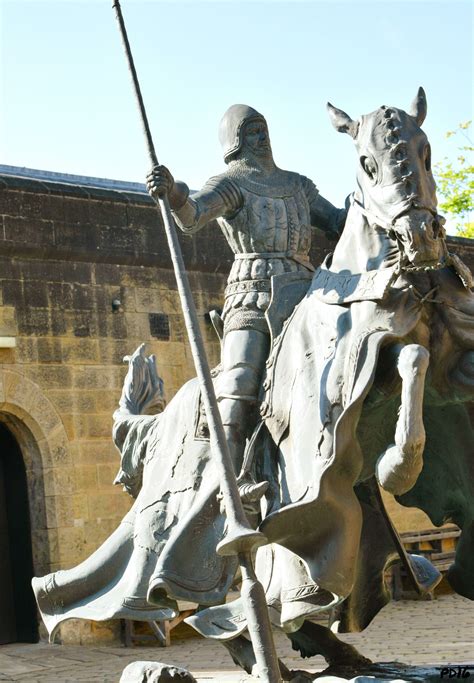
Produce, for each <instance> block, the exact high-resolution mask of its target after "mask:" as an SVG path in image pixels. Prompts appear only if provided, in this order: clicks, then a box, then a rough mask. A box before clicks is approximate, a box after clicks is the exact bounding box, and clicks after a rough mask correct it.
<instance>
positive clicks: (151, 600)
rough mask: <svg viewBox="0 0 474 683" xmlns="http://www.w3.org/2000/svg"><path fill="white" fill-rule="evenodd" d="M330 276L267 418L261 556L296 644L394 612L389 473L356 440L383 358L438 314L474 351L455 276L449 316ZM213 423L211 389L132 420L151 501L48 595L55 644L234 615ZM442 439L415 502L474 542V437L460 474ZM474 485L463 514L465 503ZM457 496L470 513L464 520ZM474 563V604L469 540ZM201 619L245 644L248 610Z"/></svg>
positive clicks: (289, 346) (261, 568) (313, 302)
mask: <svg viewBox="0 0 474 683" xmlns="http://www.w3.org/2000/svg"><path fill="white" fill-rule="evenodd" d="M322 271H324V267H323V269H322V270H321V269H319V270H318V271H317V273H316V277H315V279H314V280H313V284H312V286H311V287H310V289H309V292H308V294H307V296H306V297H305V298H304V299H303V301H302V302H301V303H300V305H299V306H298V307H297V308H296V309H295V311H294V313H293V314H292V316H291V318H290V319H289V321H288V322H287V324H286V325H285V327H284V331H283V333H282V334H281V335H280V338H279V339H277V342H276V344H275V345H274V348H273V351H272V354H271V357H270V359H269V362H268V373H267V377H266V381H265V384H264V386H266V387H267V393H266V396H265V401H264V403H263V405H262V411H263V413H264V414H265V415H266V424H267V427H268V430H269V432H270V433H271V434H272V436H273V439H274V441H270V440H269V439H268V438H267V439H266V446H265V445H264V447H263V454H261V455H262V457H261V458H260V459H259V458H257V470H258V472H259V474H260V477H262V478H265V479H268V480H269V481H270V493H269V498H268V500H267V511H266V516H265V518H264V520H263V522H262V524H261V528H262V530H263V531H264V533H265V534H266V535H267V537H268V538H269V540H270V541H271V542H272V545H271V546H267V547H264V548H262V549H260V550H259V553H258V557H257V572H258V574H259V576H260V578H261V579H262V582H263V583H264V586H265V588H266V592H267V600H268V602H269V603H270V605H271V607H272V609H271V615H272V619H273V621H274V622H276V623H279V625H281V626H283V627H285V628H287V629H288V630H295V629H296V628H299V626H300V625H301V623H302V620H303V619H304V618H305V617H306V616H309V615H311V614H314V613H315V612H318V611H320V610H324V609H327V608H328V607H330V606H336V605H339V616H338V618H339V620H340V628H341V630H356V629H361V628H364V627H365V626H366V625H367V624H368V623H369V622H370V620H371V619H372V618H373V616H375V614H376V613H377V612H378V610H379V609H380V608H381V607H382V606H383V604H385V603H386V602H387V600H388V599H389V598H388V594H387V591H386V587H385V586H384V583H383V570H384V568H385V566H386V564H387V561H388V559H389V558H390V557H392V556H393V555H394V547H393V543H392V541H391V538H390V534H389V533H388V530H387V527H386V524H385V522H384V521H383V520H382V519H381V515H380V511H379V510H378V509H377V506H376V505H374V501H373V497H372V496H371V493H370V487H366V486H365V485H364V484H363V483H361V481H362V480H363V479H367V480H369V479H370V476H371V475H373V472H374V462H375V460H374V462H372V463H371V462H370V457H369V455H368V454H367V453H366V452H364V449H365V448H366V444H365V443H364V444H363V445H361V441H364V439H361V434H360V433H359V432H358V431H357V425H358V422H359V418H360V416H361V412H362V408H363V405H364V401H365V399H366V397H367V395H368V393H369V390H370V389H371V387H372V385H373V383H374V377H375V372H376V366H377V359H378V356H379V352H380V349H381V347H382V345H384V344H385V343H386V342H387V341H389V340H396V339H400V338H405V337H407V336H409V334H410V332H411V331H412V330H413V329H414V328H415V326H416V325H417V323H418V322H419V320H420V318H421V316H422V314H423V311H424V309H425V308H426V306H430V307H433V310H434V311H435V312H434V313H433V315H435V316H439V319H440V320H441V318H442V317H443V316H444V321H443V324H444V326H445V327H448V329H449V331H450V334H451V335H452V336H453V338H454V343H455V344H456V345H457V346H458V347H461V348H468V349H473V348H474V323H473V321H474V303H473V302H474V297H473V295H472V293H470V292H469V291H468V290H467V289H466V288H465V287H464V286H463V285H462V283H461V281H460V280H459V278H458V277H457V275H456V274H455V273H454V272H453V271H452V269H444V270H441V271H435V272H433V273H430V275H429V280H430V286H431V287H433V286H438V290H437V294H436V300H441V299H442V301H443V302H444V304H445V306H444V308H443V310H442V312H441V309H440V308H436V306H437V304H436V303H434V302H432V301H434V297H433V296H432V297H431V300H429V301H428V299H429V297H428V299H426V298H424V296H423V295H422V294H424V293H422V294H420V293H419V292H418V291H417V290H416V288H413V287H412V286H408V284H406V286H402V287H400V288H396V289H395V288H390V287H389V285H391V284H392V283H393V280H394V278H395V277H396V274H395V272H388V271H385V272H383V271H382V272H379V275H378V276H377V275H374V276H371V277H373V281H372V282H371V281H368V280H367V279H364V276H350V278H346V282H345V284H344V286H343V287H342V290H341V286H342V285H341V278H340V276H339V277H336V278H332V277H331V274H330V273H329V275H327V273H322ZM321 273H322V275H323V276H324V277H323V278H322V280H321ZM351 278H352V279H351ZM433 283H434V284H433ZM428 289H429V288H428ZM428 289H426V291H428ZM335 290H337V291H335ZM341 291H342V292H343V293H342V294H341ZM349 303H350V305H349ZM447 410H448V413H447V414H448V417H449V410H450V408H449V407H448V409H447ZM453 410H454V411H458V412H459V411H464V412H462V415H463V416H464V417H463V419H464V420H465V423H466V425H467V424H468V423H467V422H466V416H467V411H466V408H465V407H464V406H462V405H460V404H459V403H458V404H455V403H453ZM395 412H396V410H395ZM198 415H199V389H198V385H197V382H196V380H192V381H191V382H188V383H187V384H186V385H184V387H182V389H181V390H180V391H179V392H178V394H177V395H176V396H175V398H174V399H173V400H172V401H171V402H170V404H169V405H168V407H167V408H166V409H165V411H164V412H163V413H162V414H161V415H158V416H155V417H147V416H143V417H140V416H138V417H130V418H128V419H124V421H123V424H122V425H121V426H120V428H121V429H123V433H124V434H125V435H126V436H125V437H124V443H123V449H122V461H123V459H124V455H125V456H126V458H128V459H129V460H130V461H132V462H135V463H138V462H143V486H142V488H141V490H140V492H139V493H138V496H137V499H136V501H135V503H134V505H133V507H132V509H131V510H130V512H129V513H128V514H127V515H126V516H125V518H124V519H123V521H122V523H121V524H120V526H119V527H118V529H117V530H116V531H115V532H114V533H113V534H112V536H110V537H109V538H108V539H107V540H106V541H105V543H104V544H103V545H102V546H101V548H99V549H98V550H97V551H96V552H95V553H94V554H93V555H91V556H90V557H89V558H88V559H87V560H85V561H84V562H83V563H82V564H80V565H79V566H77V567H75V568H73V569H71V570H65V571H58V572H55V573H54V574H51V575H49V576H47V577H44V578H43V579H35V580H34V582H35V583H34V586H35V592H36V595H37V600H38V604H39V607H40V610H41V612H42V615H43V619H44V621H45V624H46V626H47V628H48V630H49V632H50V633H51V634H53V633H54V630H55V629H56V627H57V626H58V625H59V624H60V623H61V621H63V620H65V619H69V618H84V619H95V620H101V619H108V618H120V617H126V618H132V619H137V620H140V619H141V620H146V619H157V620H158V619H165V618H171V617H172V616H173V615H174V614H175V613H176V610H177V604H176V601H177V600H180V599H182V600H189V601H192V602H196V603H199V604H201V605H219V604H220V603H223V602H225V596H226V593H227V591H228V589H229V586H230V584H231V582H232V580H233V578H234V574H235V571H236V568H237V565H236V561H235V559H234V558H222V557H219V556H218V555H217V554H216V553H215V547H216V545H217V543H218V542H219V541H220V540H221V539H222V537H223V535H224V534H225V515H224V514H223V510H222V508H221V501H220V497H219V495H218V482H217V481H216V476H215V472H214V467H213V464H212V461H211V457H210V452H209V443H208V442H207V441H205V440H200V439H199V438H196V433H197V430H196V425H197V422H196V421H197V419H198V418H197V417H196V416H198ZM395 417H396V416H395ZM428 422H429V420H428ZM379 427H380V425H378V424H377V425H374V424H372V425H371V428H372V429H378V428H379ZM429 428H430V429H433V430H434V432H433V434H429V435H428V441H427V448H426V451H425V466H424V469H423V472H422V474H421V475H420V478H419V481H418V483H417V485H416V486H415V487H414V489H413V490H412V491H411V492H409V493H408V494H407V495H406V496H405V499H406V500H409V504H410V505H416V506H417V507H420V508H421V509H424V510H425V511H426V512H427V513H428V514H429V515H430V516H431V518H432V520H433V522H434V523H436V524H441V523H443V522H444V521H447V519H453V521H455V522H457V523H459V524H460V525H462V522H463V521H466V523H469V519H471V522H470V524H471V528H473V527H472V519H473V517H474V515H473V514H472V488H473V481H474V473H473V472H472V467H473V464H472V427H469V429H470V430H471V431H470V432H468V433H467V437H464V438H465V439H467V440H466V443H464V444H463V443H461V442H459V444H457V445H459V449H460V450H459V452H458V453H457V462H456V463H450V465H449V466H448V467H447V466H446V463H447V459H448V458H451V460H452V452H453V451H452V450H451V455H450V454H446V453H444V452H443V453H442V454H440V453H439V452H437V451H436V448H435V444H436V430H439V429H440V425H439V424H435V425H433V424H432V423H429ZM467 428H468V427H466V429H467ZM427 431H428V430H427ZM391 438H392V440H393V432H392V437H391ZM461 440H462V439H461ZM264 441H265V439H264ZM275 443H276V444H279V449H278V454H277V455H276V448H275ZM469 444H470V445H469ZM367 448H369V450H370V444H369V445H367ZM469 448H471V450H470V451H469ZM378 455H380V451H377V452H374V453H373V454H372V456H371V457H372V458H373V459H376V457H377V456H378ZM259 460H260V461H259ZM440 474H442V476H443V490H444V494H443V497H442V499H438V500H432V499H431V500H429V501H428V500H427V496H426V487H427V486H428V488H429V485H430V484H429V482H432V481H433V477H434V478H435V479H436V477H437V476H439V475H440ZM460 477H461V478H462V483H461V489H462V491H461V493H462V495H464V498H463V500H462V501H460V502H459V500H460V499H459V495H460V494H459V490H460V483H459V482H460ZM354 487H355V490H354ZM463 487H464V488H463ZM455 495H457V496H458V508H459V512H458V513H457V512H456V510H455V512H454V514H453V511H452V508H453V506H452V500H453V499H454V497H455ZM461 497H462V496H461ZM469 501H471V502H469ZM402 502H403V500H402ZM469 505H470V508H469ZM450 506H451V507H450ZM456 514H457V516H456ZM461 515H464V520H461V518H460V516H461ZM469 515H470V517H469ZM471 543H472V542H471ZM460 545H462V544H460ZM463 547H464V551H463V557H462V558H461V559H462V561H461V562H457V563H456V572H455V574H456V576H457V579H456V581H457V584H458V585H459V586H461V587H462V590H461V591H460V592H462V593H463V594H465V595H468V597H474V586H472V571H471V570H470V568H469V567H470V565H469V560H466V558H467V557H468V555H469V553H471V554H472V552H471V551H472V545H471V544H470V543H469V541H468V540H466V542H465V543H464V546H463ZM468 565H469V566H468ZM374 581H375V584H374ZM369 585H370V590H369ZM374 586H375V588H374ZM469 591H471V595H469ZM342 601H344V602H342ZM206 612H207V613H208V614H207V615H206ZM200 614H202V617H200V618H199V619H198V620H197V624H194V625H195V626H196V627H197V628H198V630H201V631H202V632H204V633H205V634H206V635H211V636H214V637H229V636H233V635H237V633H240V632H241V631H242V630H243V629H244V628H245V619H244V617H243V614H242V610H241V606H240V605H239V602H237V603H236V604H235V606H233V607H221V608H219V607H218V608H211V609H209V610H207V611H205V612H202V613H200ZM213 615H214V616H213ZM214 617H215V618H214Z"/></svg>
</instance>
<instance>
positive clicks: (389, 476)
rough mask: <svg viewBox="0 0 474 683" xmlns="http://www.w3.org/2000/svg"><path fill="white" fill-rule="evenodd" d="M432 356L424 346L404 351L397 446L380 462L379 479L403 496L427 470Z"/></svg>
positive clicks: (385, 454)
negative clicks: (427, 404) (428, 373)
mask: <svg viewBox="0 0 474 683" xmlns="http://www.w3.org/2000/svg"><path fill="white" fill-rule="evenodd" d="M429 357H430V354H429V352H428V351H427V349H425V347H424V346H420V345H419V344H408V345H407V346H404V347H403V348H402V350H401V351H400V355H399V357H398V365H397V368H398V372H399V374H400V377H401V378H402V391H401V399H402V400H401V406H400V412H399V416H398V421H397V427H396V430H395V444H393V445H391V446H389V447H388V448H387V450H386V451H385V452H384V453H383V454H382V455H381V456H380V458H379V459H378V461H377V466H376V473H377V479H378V481H379V483H380V485H381V486H382V488H384V489H385V490H386V491H389V492H390V493H393V494H394V495H401V494H402V493H406V492H407V491H409V490H410V489H411V488H412V487H413V486H414V485H415V482H416V480H417V479H418V475H419V474H420V472H421V469H422V467H423V450H424V447H425V438H426V436H425V428H424V426H423V394H424V388H425V377H426V371H427V369H428V364H429Z"/></svg>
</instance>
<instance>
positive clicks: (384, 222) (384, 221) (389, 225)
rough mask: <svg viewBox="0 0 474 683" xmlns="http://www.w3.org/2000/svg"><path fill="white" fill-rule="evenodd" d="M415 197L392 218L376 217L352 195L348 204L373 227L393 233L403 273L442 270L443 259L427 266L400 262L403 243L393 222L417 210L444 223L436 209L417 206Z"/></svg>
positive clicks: (444, 264)
mask: <svg viewBox="0 0 474 683" xmlns="http://www.w3.org/2000/svg"><path fill="white" fill-rule="evenodd" d="M415 199H416V198H415V197H413V198H412V199H410V200H408V201H407V202H405V204H404V205H403V206H402V208H401V209H400V211H398V212H397V213H396V214H395V215H394V216H393V217H392V218H381V217H380V216H378V215H377V214H376V213H374V212H373V211H369V209H366V207H365V206H364V205H363V204H362V203H361V202H360V201H359V200H358V199H356V197H355V195H354V193H353V194H351V195H350V200H349V201H350V204H351V206H356V207H357V209H358V210H359V211H360V213H361V214H362V215H363V216H365V218H367V220H368V221H369V222H370V223H372V224H373V225H379V226H380V227H381V228H384V230H385V231H386V232H387V233H393V235H394V237H395V239H396V240H397V242H398V244H399V247H400V249H399V252H400V265H399V268H400V270H401V271H405V272H421V271H430V270H439V269H440V268H444V267H445V266H446V265H448V264H447V260H446V259H443V260H442V261H438V262H437V263H433V264H431V265H428V266H412V265H408V264H404V263H403V262H402V253H403V241H402V240H401V238H400V236H399V235H398V234H397V232H396V230H395V229H394V228H395V222H396V221H397V220H398V219H399V218H402V217H403V216H405V215H406V214H407V213H409V212H410V211H414V210H419V211H428V212H429V213H431V215H432V216H433V218H435V219H436V220H437V221H438V222H439V223H440V225H441V226H442V225H443V224H444V222H445V219H444V218H443V216H440V214H438V212H437V211H436V209H433V207H431V206H425V205H424V204H419V203H418V202H416V201H415Z"/></svg>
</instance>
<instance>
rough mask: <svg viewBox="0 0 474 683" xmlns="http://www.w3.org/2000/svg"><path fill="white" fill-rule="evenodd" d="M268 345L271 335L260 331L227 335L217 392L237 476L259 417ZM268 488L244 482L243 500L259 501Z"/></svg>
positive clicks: (241, 331) (246, 331)
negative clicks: (258, 399) (259, 403)
mask: <svg viewBox="0 0 474 683" xmlns="http://www.w3.org/2000/svg"><path fill="white" fill-rule="evenodd" d="M269 346H270V337H269V335H268V334H264V333H263V332H260V331H258V330H231V331H229V332H226V334H225V336H224V342H223V347H222V372H221V374H220V376H219V379H218V381H217V386H216V390H217V391H216V393H217V400H218V402H219V410H220V414H221V418H222V424H223V426H224V431H225V434H226V438H227V444H228V446H229V451H230V455H231V458H232V462H233V465H234V469H235V473H236V475H237V476H238V475H239V472H240V469H241V467H242V462H243V457H244V451H245V445H246V440H247V438H248V437H250V435H251V434H252V432H253V429H254V427H255V425H256V423H257V419H258V412H257V406H256V402H257V397H258V391H259V388H260V383H261V380H262V374H263V368H264V367H265V361H266V359H267V355H268V351H269ZM266 487H267V485H266V483H262V484H251V485H249V484H248V483H247V484H242V486H241V487H240V488H241V495H242V499H243V500H244V502H254V500H253V499H255V500H258V499H259V498H260V497H261V496H262V495H263V493H264V492H265V490H266ZM245 499H247V500H245Z"/></svg>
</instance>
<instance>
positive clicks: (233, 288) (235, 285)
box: [224, 279, 271, 297]
mask: <svg viewBox="0 0 474 683" xmlns="http://www.w3.org/2000/svg"><path fill="white" fill-rule="evenodd" d="M270 290H271V285H270V280H269V279H267V280H242V281H241V282H231V284H230V285H227V287H226V288H225V294H224V296H225V297H228V296H233V295H234V294H247V293H248V292H270Z"/></svg>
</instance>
